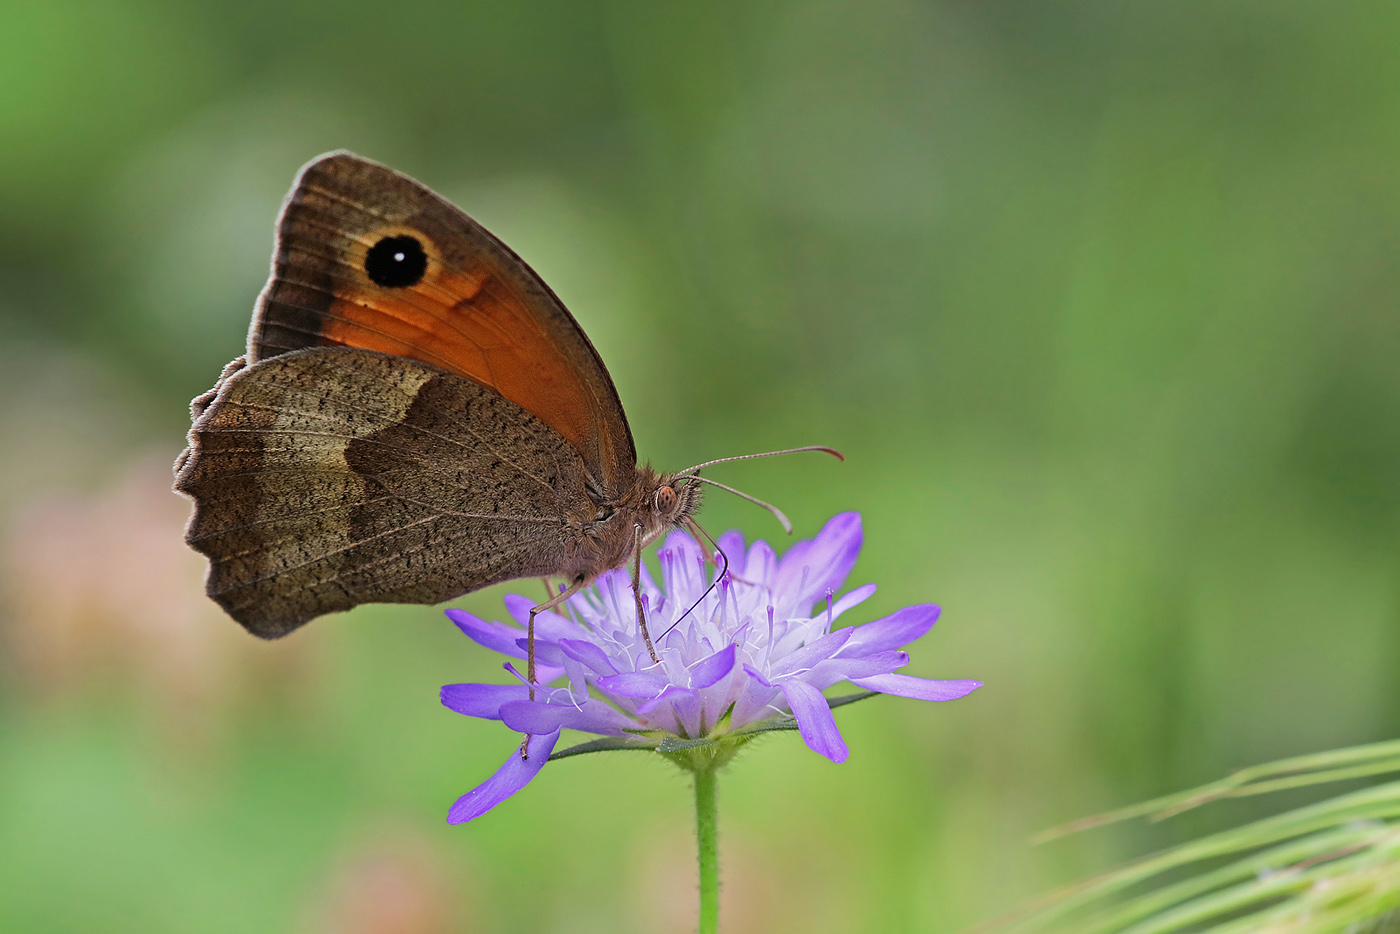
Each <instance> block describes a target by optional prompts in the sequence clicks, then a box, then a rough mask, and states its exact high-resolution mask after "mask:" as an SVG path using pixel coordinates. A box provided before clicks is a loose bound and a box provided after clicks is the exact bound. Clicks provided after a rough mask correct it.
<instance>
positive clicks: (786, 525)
mask: <svg viewBox="0 0 1400 934" xmlns="http://www.w3.org/2000/svg"><path fill="white" fill-rule="evenodd" d="M690 479H691V480H698V481H700V482H701V483H708V484H709V485H710V486H717V487H719V488H720V489H721V490H725V491H727V492H730V493H733V494H734V495H735V496H737V497H739V498H740V499H746V500H748V501H749V502H751V503H753V504H754V505H756V506H762V507H763V508H764V509H766V510H768V511H769V512H771V513H772V514H773V517H774V518H776V519H777V520H778V522H780V523H781V524H782V526H783V531H784V532H786V533H788V534H789V535H791V534H792V523H791V522H789V521H788V517H787V516H785V515H783V511H782V510H781V509H779V508H778V507H777V506H774V505H773V504H772V503H765V502H764V501H763V500H761V499H759V498H758V497H757V496H750V495H749V494H747V493H745V492H744V491H743V490H736V489H734V488H733V487H732V486H725V485H724V484H723V483H720V482H719V481H718V480H711V479H710V478H709V477H701V476H697V475H696V474H691V475H690ZM696 528H699V526H696ZM700 531H702V532H703V531H704V529H701V530H700ZM705 537H706V538H709V537H710V536H708V535H706V536H705ZM711 544H714V543H713V542H711Z"/></svg>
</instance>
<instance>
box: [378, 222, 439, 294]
mask: <svg viewBox="0 0 1400 934" xmlns="http://www.w3.org/2000/svg"><path fill="white" fill-rule="evenodd" d="M427 269H428V254H427V253H425V252H424V251H423V244H421V243H419V242H418V241H417V240H415V239H414V238H413V237H410V236H407V235H404V236H399V237H385V238H384V239H383V240H380V241H379V242H378V243H376V244H375V245H374V246H372V247H370V248H369V252H368V253H366V254H365V272H367V273H369V278H370V280H371V281H372V282H373V283H374V284H375V285H382V286H384V287H385V288H386V289H402V288H406V287H408V286H410V285H417V284H418V282H419V280H421V279H422V278H423V273H424V272H426V271H427Z"/></svg>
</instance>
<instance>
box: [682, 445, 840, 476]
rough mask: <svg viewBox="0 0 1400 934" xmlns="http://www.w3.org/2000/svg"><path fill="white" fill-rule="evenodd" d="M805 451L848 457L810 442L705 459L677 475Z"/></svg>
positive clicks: (837, 457) (688, 474) (687, 474)
mask: <svg viewBox="0 0 1400 934" xmlns="http://www.w3.org/2000/svg"><path fill="white" fill-rule="evenodd" d="M803 451H821V452H822V453H824V454H830V455H831V456H832V457H835V458H836V459H837V460H845V459H846V457H845V455H844V454H842V453H841V452H840V451H838V450H836V449H835V448H829V447H826V446H825V445H821V444H809V445H807V446H806V447H802V448H786V449H785V450H782V451H764V452H763V453H762V454H740V455H738V456H737V457H721V458H719V459H718V460H712V461H705V463H703V464H696V465H695V466H694V467H687V468H686V469H685V470H682V471H680V472H678V473H677V474H676V476H677V477H688V476H691V475H693V474H694V473H695V471H697V470H700V469H702V468H704V467H713V466H714V465H715V464H727V463H729V462H730V461H746V460H752V459H753V458H755V457H777V456H778V455H779V454H801V453H802V452H803Z"/></svg>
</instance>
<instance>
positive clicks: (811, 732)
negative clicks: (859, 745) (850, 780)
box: [781, 681, 851, 763]
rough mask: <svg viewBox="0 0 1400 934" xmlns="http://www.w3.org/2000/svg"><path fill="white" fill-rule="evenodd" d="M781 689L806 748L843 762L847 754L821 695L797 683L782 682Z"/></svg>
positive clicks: (832, 717)
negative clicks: (795, 719)
mask: <svg viewBox="0 0 1400 934" xmlns="http://www.w3.org/2000/svg"><path fill="white" fill-rule="evenodd" d="M781 687H782V689H783V696H784V697H786V698H787V702H788V707H789V708H791V709H792V715H793V716H794V717H796V718H797V731H798V732H799V733H801V734H802V740H803V741H804V742H805V743H806V744H807V748H808V749H810V750H812V751H813V752H815V753H820V754H821V755H823V756H826V757H827V758H828V759H830V760H831V761H832V762H838V763H839V762H845V761H846V757H847V756H849V755H850V754H851V751H850V750H849V749H848V748H847V747H846V741H845V740H844V739H842V738H841V731H840V730H838V729H837V728H836V718H835V717H834V716H832V715H831V707H830V705H828V704H827V702H826V698H825V697H824V696H823V695H822V692H821V691H818V690H817V689H816V688H814V687H812V686H811V685H810V684H805V683H803V682H801V681H785V682H783V684H782V685H781Z"/></svg>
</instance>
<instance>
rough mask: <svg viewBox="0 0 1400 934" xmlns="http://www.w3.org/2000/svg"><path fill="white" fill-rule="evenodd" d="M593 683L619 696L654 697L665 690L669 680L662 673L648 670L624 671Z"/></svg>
mask: <svg viewBox="0 0 1400 934" xmlns="http://www.w3.org/2000/svg"><path fill="white" fill-rule="evenodd" d="M594 683H595V684H597V685H598V687H600V688H602V689H603V690H604V691H607V692H608V693H609V694H617V695H619V696H620V697H655V696H656V695H658V694H660V693H661V692H662V691H664V690H666V687H667V685H669V684H670V683H671V682H669V681H667V680H666V677H665V676H664V675H659V674H652V673H651V672H649V671H624V672H622V673H620V674H615V675H608V676H607V677H606V678H599V679H598V680H597V681H595V682H594Z"/></svg>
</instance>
